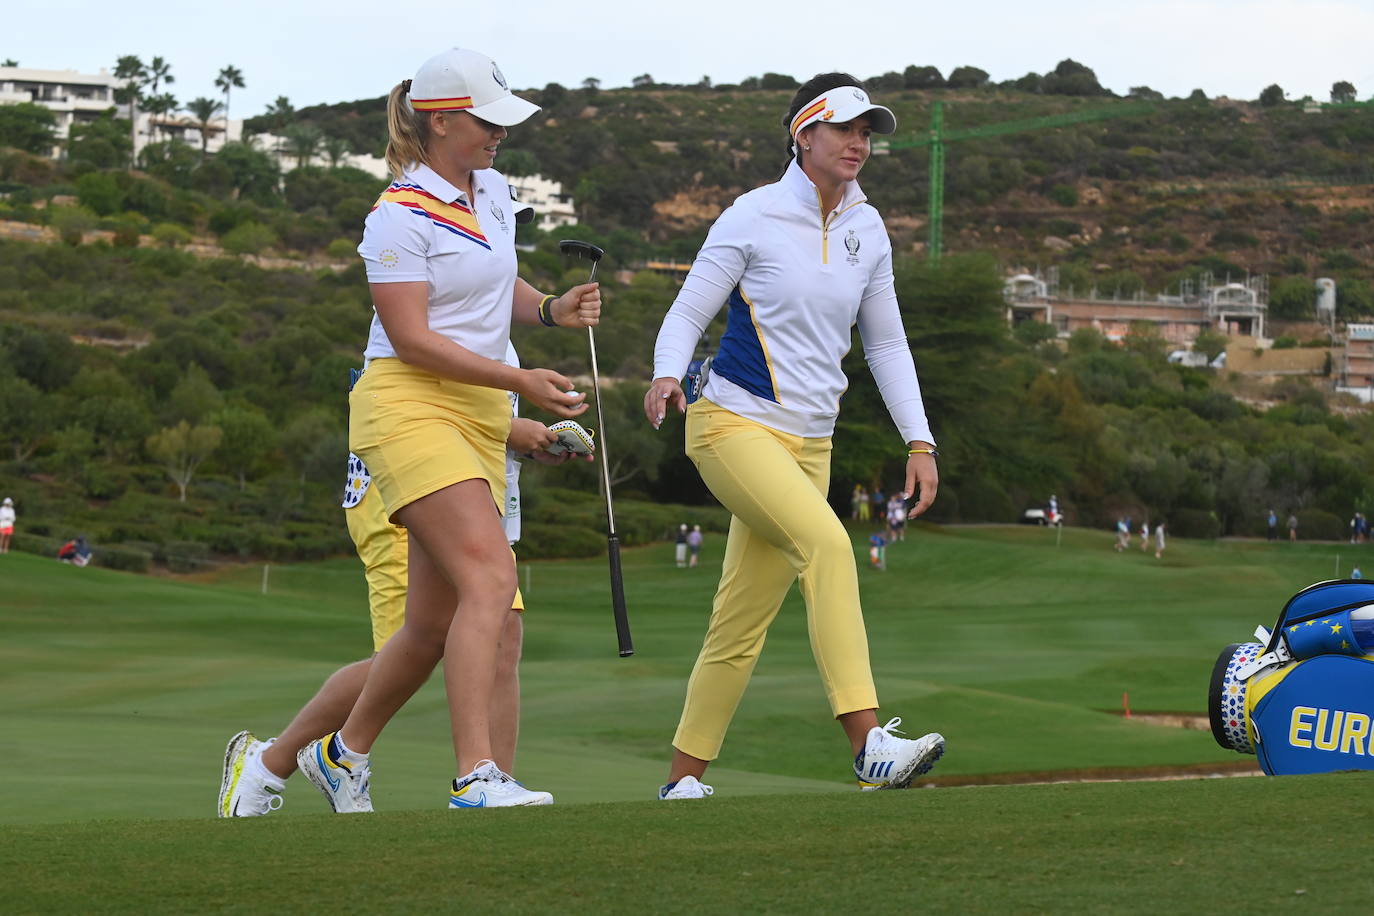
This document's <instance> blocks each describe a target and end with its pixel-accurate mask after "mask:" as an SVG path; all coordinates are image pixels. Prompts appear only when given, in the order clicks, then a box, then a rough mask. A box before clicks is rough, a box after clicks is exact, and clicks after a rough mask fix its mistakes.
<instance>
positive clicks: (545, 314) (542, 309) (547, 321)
mask: <svg viewBox="0 0 1374 916" xmlns="http://www.w3.org/2000/svg"><path fill="white" fill-rule="evenodd" d="M557 298H558V297H557V296H553V295H549V296H545V297H544V298H543V299H541V300H539V323H540V324H542V325H544V327H546V328H551V327H554V326H555V325H556V324H558V322H556V321H554V320H553V309H551V308H550V307H549V305H550V303H552V302H553V300H555V299H557Z"/></svg>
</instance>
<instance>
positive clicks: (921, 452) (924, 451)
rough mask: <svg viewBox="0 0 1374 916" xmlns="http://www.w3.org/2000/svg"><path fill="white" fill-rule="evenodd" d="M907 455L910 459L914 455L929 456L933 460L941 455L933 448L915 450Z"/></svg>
mask: <svg viewBox="0 0 1374 916" xmlns="http://www.w3.org/2000/svg"><path fill="white" fill-rule="evenodd" d="M906 454H907V457H908V458H910V457H911V456H912V455H929V456H930V457H932V458H939V457H940V453H939V452H938V451H937V450H935V449H933V448H913V449H912V450H911V451H909V452H907V453H906Z"/></svg>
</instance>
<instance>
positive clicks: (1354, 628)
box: [1208, 579, 1374, 776]
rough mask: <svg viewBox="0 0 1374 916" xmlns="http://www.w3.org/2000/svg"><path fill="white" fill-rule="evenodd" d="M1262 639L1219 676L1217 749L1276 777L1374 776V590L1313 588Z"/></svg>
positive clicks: (1237, 647)
mask: <svg viewBox="0 0 1374 916" xmlns="http://www.w3.org/2000/svg"><path fill="white" fill-rule="evenodd" d="M1255 638H1256V639H1257V640H1260V641H1259V642H1249V643H1236V644H1234V645H1230V646H1227V647H1226V648H1225V649H1224V650H1222V653H1221V657H1220V658H1218V659H1217V664H1216V667H1215V668H1214V669H1213V670H1212V685H1211V690H1210V692H1209V695H1208V711H1209V712H1210V714H1211V720H1212V734H1213V736H1215V737H1216V739H1217V743H1218V744H1220V745H1221V746H1222V747H1225V748H1231V749H1232V750H1236V751H1240V752H1241V753H1242V754H1255V755H1257V756H1258V757H1259V764H1260V768H1261V769H1263V770H1264V772H1266V773H1268V774H1269V775H1271V776H1274V775H1285V774H1289V773H1328V772H1331V771H1333V770H1374V582H1366V581H1364V580H1360V579H1342V580H1333V581H1330V582H1319V583H1317V584H1316V585H1313V586H1310V587H1308V588H1305V589H1303V590H1302V591H1300V592H1298V593H1297V594H1296V595H1294V596H1293V597H1292V598H1290V599H1289V601H1288V603H1287V604H1285V605H1284V607H1283V611H1282V612H1281V613H1280V614H1279V619H1278V623H1276V624H1275V625H1274V629H1273V630H1272V631H1271V630H1267V629H1265V628H1264V627H1260V628H1259V629H1258V630H1256V631H1255Z"/></svg>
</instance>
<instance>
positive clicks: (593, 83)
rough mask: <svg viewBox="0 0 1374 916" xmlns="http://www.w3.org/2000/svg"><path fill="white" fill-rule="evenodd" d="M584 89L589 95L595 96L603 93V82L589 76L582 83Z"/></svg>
mask: <svg viewBox="0 0 1374 916" xmlns="http://www.w3.org/2000/svg"><path fill="white" fill-rule="evenodd" d="M582 88H583V89H585V90H586V91H587V95H590V96H594V95H596V94H597V93H598V92H600V91H601V80H599V79H597V78H596V77H594V76H589V77H587V78H586V79H584V80H583V81H582Z"/></svg>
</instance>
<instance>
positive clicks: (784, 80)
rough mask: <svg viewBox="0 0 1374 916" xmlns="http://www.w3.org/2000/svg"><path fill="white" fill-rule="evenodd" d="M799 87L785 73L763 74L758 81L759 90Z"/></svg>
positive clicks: (798, 84) (794, 80)
mask: <svg viewBox="0 0 1374 916" xmlns="http://www.w3.org/2000/svg"><path fill="white" fill-rule="evenodd" d="M800 85H801V83H799V82H797V81H796V79H794V78H793V77H790V76H788V75H787V74H786V73H765V74H764V75H763V76H762V77H760V79H759V88H760V89H796V88H797V87H798V86H800Z"/></svg>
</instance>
